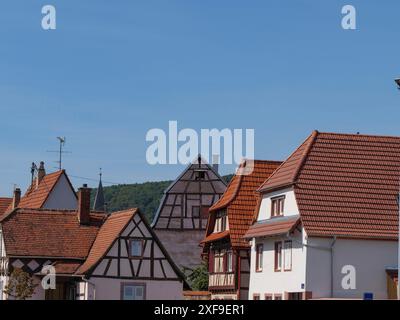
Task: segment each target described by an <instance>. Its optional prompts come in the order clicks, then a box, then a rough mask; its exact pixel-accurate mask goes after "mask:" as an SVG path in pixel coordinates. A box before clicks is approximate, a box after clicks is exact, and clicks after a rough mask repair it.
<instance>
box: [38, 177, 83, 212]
mask: <svg viewBox="0 0 400 320" xmlns="http://www.w3.org/2000/svg"><path fill="white" fill-rule="evenodd" d="M77 204H78V200H77V198H76V196H75V193H74V191H73V190H72V188H71V185H70V184H69V182H68V180H67V178H66V177H65V175H61V177H60V178H59V180H58V182H57V183H56V185H55V186H54V188H53V190H52V192H51V193H50V194H49V197H48V199H47V200H46V202H45V204H44V205H43V208H45V209H68V210H75V209H76V208H77Z"/></svg>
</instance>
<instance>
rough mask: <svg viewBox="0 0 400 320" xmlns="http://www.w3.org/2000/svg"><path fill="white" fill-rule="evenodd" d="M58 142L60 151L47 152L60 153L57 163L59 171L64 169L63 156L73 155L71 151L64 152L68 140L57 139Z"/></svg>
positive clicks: (63, 138)
mask: <svg viewBox="0 0 400 320" xmlns="http://www.w3.org/2000/svg"><path fill="white" fill-rule="evenodd" d="M57 140H58V142H59V149H58V150H50V151H47V152H54V153H58V161H56V163H58V170H61V169H62V156H63V154H65V153H71V152H69V151H64V150H63V149H64V146H65V143H66V141H67V139H66V138H65V137H57Z"/></svg>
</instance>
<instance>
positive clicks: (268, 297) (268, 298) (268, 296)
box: [264, 293, 272, 300]
mask: <svg viewBox="0 0 400 320" xmlns="http://www.w3.org/2000/svg"><path fill="white" fill-rule="evenodd" d="M264 300H272V293H266V294H265V295H264Z"/></svg>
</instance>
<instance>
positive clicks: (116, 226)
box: [77, 208, 138, 274]
mask: <svg viewBox="0 0 400 320" xmlns="http://www.w3.org/2000/svg"><path fill="white" fill-rule="evenodd" d="M137 212H138V209H136V208H134V209H129V210H125V211H120V212H115V213H113V214H111V215H110V216H109V217H108V218H107V220H106V221H105V222H104V224H103V225H102V227H101V228H100V231H99V233H98V235H97V237H96V240H95V241H94V243H93V246H92V248H91V249H90V253H89V255H88V257H87V259H86V261H85V263H84V264H83V265H82V266H81V267H80V268H79V269H78V270H77V273H78V274H84V273H86V272H88V271H90V269H92V268H93V267H95V266H96V265H97V263H98V262H100V260H101V259H102V258H103V256H104V255H105V254H106V253H107V252H108V250H109V249H110V248H111V246H112V244H113V243H114V241H115V240H116V239H117V238H118V236H119V235H120V234H121V232H122V231H123V230H124V228H125V227H126V225H127V224H128V222H129V221H131V219H132V218H133V217H134V216H135V214H136V213H137Z"/></svg>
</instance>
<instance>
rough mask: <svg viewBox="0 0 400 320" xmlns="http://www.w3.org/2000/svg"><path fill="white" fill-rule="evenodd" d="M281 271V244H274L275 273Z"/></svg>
mask: <svg viewBox="0 0 400 320" xmlns="http://www.w3.org/2000/svg"><path fill="white" fill-rule="evenodd" d="M281 270H282V242H281V241H279V242H275V271H281Z"/></svg>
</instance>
